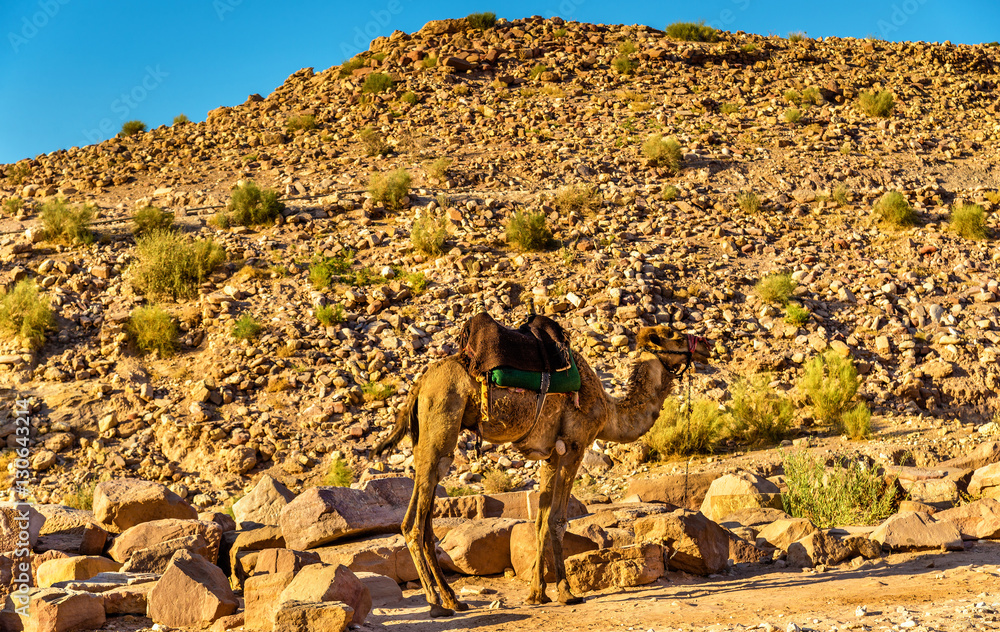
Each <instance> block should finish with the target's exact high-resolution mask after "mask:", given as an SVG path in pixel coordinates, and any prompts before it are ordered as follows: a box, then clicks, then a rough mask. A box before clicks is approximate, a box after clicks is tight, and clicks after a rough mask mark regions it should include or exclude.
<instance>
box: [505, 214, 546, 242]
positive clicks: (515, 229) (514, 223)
mask: <svg viewBox="0 0 1000 632" xmlns="http://www.w3.org/2000/svg"><path fill="white" fill-rule="evenodd" d="M507 243H508V244H513V245H515V246H517V247H518V248H520V249H521V250H545V249H546V248H548V247H549V245H550V244H551V243H552V231H550V230H549V227H548V226H547V225H546V223H545V213H542V212H541V211H539V212H537V213H531V212H528V211H523V210H518V211H515V212H514V214H513V215H511V216H510V219H509V220H507Z"/></svg>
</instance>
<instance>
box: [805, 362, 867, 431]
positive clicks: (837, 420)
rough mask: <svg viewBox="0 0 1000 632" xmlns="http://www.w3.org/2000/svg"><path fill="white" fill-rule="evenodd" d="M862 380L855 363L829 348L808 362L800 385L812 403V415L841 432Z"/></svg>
mask: <svg viewBox="0 0 1000 632" xmlns="http://www.w3.org/2000/svg"><path fill="white" fill-rule="evenodd" d="M860 385H861V381H860V380H859V379H858V371H857V369H855V368H854V362H853V361H852V360H851V359H850V358H845V357H844V356H842V355H840V354H839V353H837V352H836V351H827V352H826V353H825V354H823V355H821V356H816V357H815V358H813V359H812V360H810V361H809V362H807V363H806V366H805V371H804V372H803V374H802V381H801V383H800V388H801V390H802V392H804V393H805V394H806V398H807V399H808V400H809V402H810V403H811V404H812V407H813V417H814V418H815V419H816V421H818V422H819V423H821V424H829V425H831V426H833V427H834V429H835V430H837V431H838V432H839V431H840V430H842V419H843V416H844V413H846V412H847V410H848V407H849V406H850V403H851V401H852V400H853V399H854V395H855V394H856V393H857V392H858V387H859V386H860Z"/></svg>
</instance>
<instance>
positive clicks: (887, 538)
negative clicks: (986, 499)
mask: <svg viewBox="0 0 1000 632" xmlns="http://www.w3.org/2000/svg"><path fill="white" fill-rule="evenodd" d="M870 537H871V539H872V540H873V541H875V542H878V543H879V544H881V545H882V548H883V549H888V550H891V551H899V550H907V549H946V550H949V551H961V550H963V548H964V547H963V546H962V534H961V533H959V531H958V527H956V526H955V525H954V524H953V523H951V522H938V521H936V520H934V518H933V517H931V516H929V515H927V514H925V513H922V512H917V511H915V512H912V513H902V514H895V515H893V516H889V518H888V519H887V520H886V521H885V522H883V523H882V524H880V525H879V526H878V527H877V528H876V529H875V531H873V532H872V534H871V536H870Z"/></svg>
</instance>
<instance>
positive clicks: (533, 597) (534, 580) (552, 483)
mask: <svg viewBox="0 0 1000 632" xmlns="http://www.w3.org/2000/svg"><path fill="white" fill-rule="evenodd" d="M559 458H560V457H559V455H554V456H553V457H552V458H550V459H549V461H543V462H542V463H541V464H540V465H541V467H540V468H539V472H538V474H539V476H538V478H539V496H538V517H537V518H536V519H535V565H534V567H533V568H532V569H531V588H530V590H529V592H528V603H538V604H541V603H549V602H550V601H552V600H551V599H550V598H549V596H548V595H546V594H545V557H546V553H547V551H548V550H549V549H551V547H552V531H551V529H550V527H549V520H550V516H551V509H552V499H553V492H554V491H555V488H556V480H555V478H556V475H557V474H556V472H557V471H558V469H559V467H558V463H559Z"/></svg>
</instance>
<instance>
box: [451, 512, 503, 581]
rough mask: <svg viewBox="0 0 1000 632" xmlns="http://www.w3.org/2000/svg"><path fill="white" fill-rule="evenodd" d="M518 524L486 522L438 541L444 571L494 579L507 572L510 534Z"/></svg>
mask: <svg viewBox="0 0 1000 632" xmlns="http://www.w3.org/2000/svg"><path fill="white" fill-rule="evenodd" d="M519 522H521V521H519V520H511V519H510V518H485V519H483V520H474V521H469V522H467V523H465V524H463V525H462V526H460V527H458V528H455V529H452V530H451V531H449V532H448V535H446V536H445V537H444V539H443V540H442V541H441V550H442V551H443V553H444V554H443V555H442V556H441V561H442V562H443V564H444V565H445V567H447V568H450V569H452V570H454V571H455V572H458V573H463V574H465V575H497V574H500V573H503V572H504V569H507V568H510V567H511V563H510V532H511V530H513V528H514V525H516V524H518V523H519Z"/></svg>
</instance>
